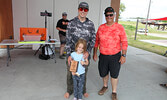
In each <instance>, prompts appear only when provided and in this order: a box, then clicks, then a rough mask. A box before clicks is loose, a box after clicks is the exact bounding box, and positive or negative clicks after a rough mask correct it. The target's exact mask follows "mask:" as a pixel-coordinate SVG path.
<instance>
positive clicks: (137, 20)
mask: <svg viewBox="0 0 167 100" xmlns="http://www.w3.org/2000/svg"><path fill="white" fill-rule="evenodd" d="M138 23H139V19H138V18H137V22H136V31H135V40H136V37H137V30H138Z"/></svg>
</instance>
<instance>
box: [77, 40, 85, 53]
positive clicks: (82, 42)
mask: <svg viewBox="0 0 167 100" xmlns="http://www.w3.org/2000/svg"><path fill="white" fill-rule="evenodd" d="M79 44H83V53H84V52H86V50H87V43H86V40H84V39H79V40H78V42H77V43H76V44H75V51H77V48H78V46H79Z"/></svg>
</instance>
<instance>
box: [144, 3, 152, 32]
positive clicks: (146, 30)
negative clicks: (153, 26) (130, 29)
mask: <svg viewBox="0 0 167 100" xmlns="http://www.w3.org/2000/svg"><path fill="white" fill-rule="evenodd" d="M150 6H151V0H150V2H149V7H148V13H147V19H146V27H145V35H147V24H148V17H149V12H150Z"/></svg>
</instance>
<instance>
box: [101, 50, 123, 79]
mask: <svg viewBox="0 0 167 100" xmlns="http://www.w3.org/2000/svg"><path fill="white" fill-rule="evenodd" d="M120 57H121V52H119V53H117V54H115V55H103V54H101V53H100V56H99V63H98V68H99V74H100V76H101V77H105V76H106V75H108V73H109V72H110V76H111V77H112V78H117V77H118V75H119V71H120V67H121V63H120V62H119V60H120Z"/></svg>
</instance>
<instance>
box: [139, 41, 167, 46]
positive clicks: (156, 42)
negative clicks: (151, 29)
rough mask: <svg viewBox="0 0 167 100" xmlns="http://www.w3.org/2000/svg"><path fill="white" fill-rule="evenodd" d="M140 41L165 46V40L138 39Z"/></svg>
mask: <svg viewBox="0 0 167 100" xmlns="http://www.w3.org/2000/svg"><path fill="white" fill-rule="evenodd" d="M140 41H143V42H148V43H152V44H156V45H160V46H164V47H167V40H140Z"/></svg>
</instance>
